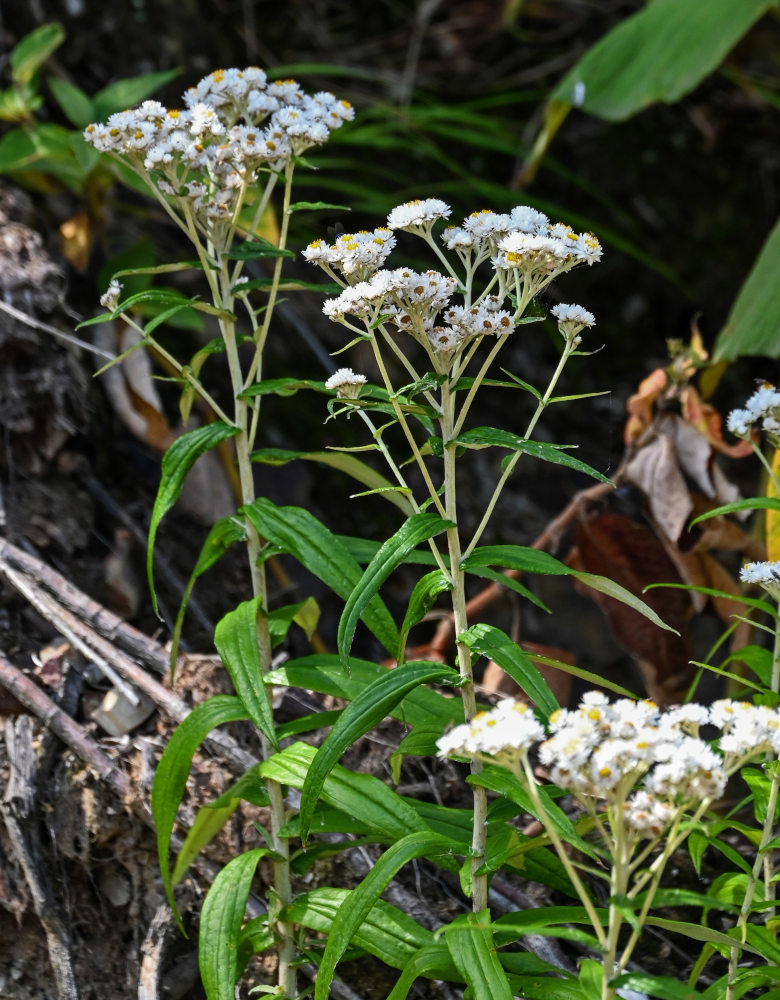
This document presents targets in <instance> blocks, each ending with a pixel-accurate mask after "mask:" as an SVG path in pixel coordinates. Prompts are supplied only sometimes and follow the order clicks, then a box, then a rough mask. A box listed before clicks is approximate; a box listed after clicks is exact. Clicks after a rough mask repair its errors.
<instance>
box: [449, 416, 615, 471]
mask: <svg viewBox="0 0 780 1000" xmlns="http://www.w3.org/2000/svg"><path fill="white" fill-rule="evenodd" d="M447 444H459V445H462V446H463V447H464V448H490V447H496V448H509V449H510V450H511V451H519V452H521V453H523V454H525V455H533V457H534V458H541V459H542V460H543V461H545V462H553V463H554V464H555V465H564V466H566V468H567V469H575V470H576V471H577V472H584V473H585V474H586V475H588V476H591V477H592V478H593V479H598V480H599V482H602V483H612V480H611V479H610V478H609V477H608V476H605V475H602V473H600V472H598V471H597V470H596V469H594V468H592V467H591V466H590V465H588V464H587V463H585V462H581V461H580V460H579V459H578V458H573V457H572V456H571V455H569V454H568V452H566V451H564V450H563V449H564V448H576V447H577V446H576V445H570V444H567V445H561V444H547V443H546V442H543V441H529V440H527V439H526V438H521V437H518V436H517V434H511V433H510V432H509V431H504V430H499V429H498V428H496V427H475V428H473V430H470V431H466V432H465V433H464V434H459V435H458V436H457V437H456V438H453V439H452V440H451V441H448V442H447Z"/></svg>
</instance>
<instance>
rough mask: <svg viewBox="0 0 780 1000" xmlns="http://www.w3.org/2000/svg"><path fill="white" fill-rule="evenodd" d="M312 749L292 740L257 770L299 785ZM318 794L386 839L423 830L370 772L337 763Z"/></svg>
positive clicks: (414, 816) (413, 814)
mask: <svg viewBox="0 0 780 1000" xmlns="http://www.w3.org/2000/svg"><path fill="white" fill-rule="evenodd" d="M315 753H316V751H315V749H314V747H310V746H309V745H308V744H306V743H294V744H293V745H292V746H290V747H286V748H285V749H284V750H282V751H280V752H279V753H276V754H274V755H273V756H271V757H269V758H268V760H267V761H265V762H264V763H263V764H261V766H260V772H261V774H262V775H263V777H266V778H272V779H273V780H274V781H278V782H279V783H280V784H282V785H291V786H292V787H293V788H298V789H302V788H303V783H304V781H305V780H306V773H307V771H308V769H309V767H310V766H311V763H312V761H313V760H314V755H315ZM321 798H322V799H323V801H324V802H326V803H327V804H328V805H330V806H333V808H335V809H339V810H340V811H341V812H343V813H345V815H347V816H350V817H356V818H358V819H359V821H360V822H361V823H363V824H365V825H366V826H368V827H370V829H371V831H372V832H374V833H376V834H378V835H379V836H380V837H382V839H383V840H385V841H386V840H399V839H400V838H402V837H404V836H405V835H406V834H408V833H409V831H410V830H417V831H420V832H424V831H425V830H426V825H425V822H424V821H423V820H422V819H420V817H419V816H418V815H417V813H416V812H415V810H414V809H413V808H412V807H411V806H410V805H408V804H407V803H406V802H405V801H404V800H403V799H402V798H401V797H400V796H399V795H397V794H396V793H395V792H394V791H393V790H392V789H390V788H388V787H387V785H386V784H385V783H384V782H383V781H380V780H379V778H375V777H373V776H372V775H370V774H354V773H353V772H352V771H348V770H347V769H346V768H345V767H342V766H341V765H340V764H337V765H336V766H335V767H334V768H333V770H332V771H331V773H330V774H329V775H328V777H327V778H326V779H325V784H324V785H323V788H322V793H321ZM313 828H314V829H316V827H315V826H313Z"/></svg>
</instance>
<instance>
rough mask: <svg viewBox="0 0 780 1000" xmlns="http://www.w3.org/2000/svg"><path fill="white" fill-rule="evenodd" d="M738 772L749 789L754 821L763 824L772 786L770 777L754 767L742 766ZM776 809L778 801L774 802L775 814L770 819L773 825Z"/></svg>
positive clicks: (776, 813)
mask: <svg viewBox="0 0 780 1000" xmlns="http://www.w3.org/2000/svg"><path fill="white" fill-rule="evenodd" d="M739 773H740V775H741V776H742V779H743V780H744V782H745V784H746V785H747V786H748V788H749V789H750V792H751V798H752V800H753V814H754V815H755V817H756V822H757V823H760V824H761V825H762V826H763V823H764V820H765V819H766V811H767V807H768V806H769V790H770V788H771V787H772V778H771V777H770V776H769V775H768V774H766V773H765V772H764V771H760V770H759V769H758V768H756V767H743V768H742V769H741V770H740V772H739ZM778 809H780V803H776V804H775V815H774V818H773V820H772V824H773V825H774V824H775V823H776V822H777V815H778Z"/></svg>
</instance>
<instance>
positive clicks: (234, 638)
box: [214, 598, 278, 747]
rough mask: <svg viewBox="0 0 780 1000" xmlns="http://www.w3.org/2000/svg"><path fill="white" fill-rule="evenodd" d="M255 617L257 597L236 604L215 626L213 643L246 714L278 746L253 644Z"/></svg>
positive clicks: (255, 625)
mask: <svg viewBox="0 0 780 1000" xmlns="http://www.w3.org/2000/svg"><path fill="white" fill-rule="evenodd" d="M259 614H262V611H261V609H260V598H255V599H254V600H252V601H244V602H243V603H242V604H239V605H238V607H237V608H236V609H235V610H234V611H231V612H229V613H228V614H226V615H225V617H224V618H223V619H222V620H221V621H220V622H219V623H218V624H217V628H216V630H215V632H214V644H215V646H216V647H217V652H218V653H219V655H220V657H221V658H222V662H223V663H224V665H225V669H226V670H227V672H228V673H229V674H230V679H231V680H232V681H233V687H234V688H235V689H236V693H237V694H238V697H239V698H240V699H241V702H242V704H243V706H244V708H245V709H246V713H247V715H248V716H249V718H250V719H251V720H252V722H254V724H255V725H256V726H257V728H258V729H259V730H260V732H261V733H262V734H263V736H265V738H266V739H267V740H268V742H269V743H270V744H271V746H274V747H275V746H278V744H277V742H276V733H275V732H274V717H273V711H272V709H271V705H270V703H269V701H268V695H267V693H266V689H265V684H264V683H263V671H262V668H261V664H260V647H259V645H258V642H257V617H258V615H259Z"/></svg>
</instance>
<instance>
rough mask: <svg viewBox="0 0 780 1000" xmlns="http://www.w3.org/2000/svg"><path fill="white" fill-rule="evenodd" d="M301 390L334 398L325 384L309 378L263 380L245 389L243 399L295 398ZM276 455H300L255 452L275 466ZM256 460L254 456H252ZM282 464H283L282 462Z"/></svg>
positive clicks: (267, 449) (269, 451) (278, 450)
mask: <svg viewBox="0 0 780 1000" xmlns="http://www.w3.org/2000/svg"><path fill="white" fill-rule="evenodd" d="M301 389H313V390H314V391H315V392H322V393H324V394H325V395H327V396H332V395H333V393H332V391H331V390H330V389H326V388H325V383H324V382H317V381H315V380H313V379H308V378H268V379H263V381H262V382H253V383H252V385H250V386H249V387H248V388H246V389H244V391H243V392H242V393H241V398H242V399H243V398H245V397H246V398H248V397H251V396H270V395H274V396H294V395H295V393H296V392H299V391H300V390H301ZM274 453H277V454H279V455H280V456H281V455H289V456H291V457H292V456H293V455H296V456H297V454H298V452H288V451H286V450H285V449H283V448H278V449H277V448H266V449H265V450H264V451H260V452H255V454H257V455H268V456H269V459H268V461H269V464H270V465H273V464H275V463H274V461H273V455H274ZM252 457H253V458H254V455H253V456H252ZM291 460H292V458H289V459H285V461H291ZM257 461H259V462H262V461H264V459H263V458H258V459H257ZM280 464H282V463H281V462H280Z"/></svg>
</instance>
